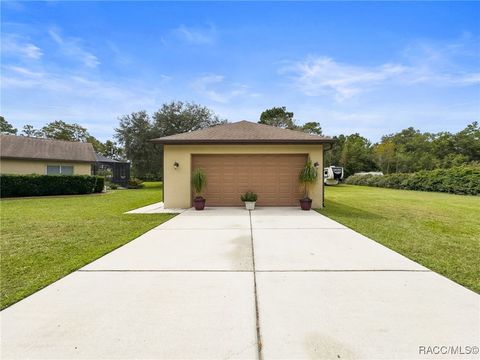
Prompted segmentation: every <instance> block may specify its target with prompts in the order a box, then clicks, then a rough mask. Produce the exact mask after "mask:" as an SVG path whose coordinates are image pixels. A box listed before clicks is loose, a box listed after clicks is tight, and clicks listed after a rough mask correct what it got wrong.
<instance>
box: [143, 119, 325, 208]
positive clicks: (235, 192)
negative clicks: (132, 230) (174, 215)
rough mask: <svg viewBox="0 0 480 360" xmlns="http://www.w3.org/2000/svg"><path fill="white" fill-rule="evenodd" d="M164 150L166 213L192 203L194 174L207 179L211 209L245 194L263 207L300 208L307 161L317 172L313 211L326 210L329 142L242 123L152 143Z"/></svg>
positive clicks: (235, 203)
mask: <svg viewBox="0 0 480 360" xmlns="http://www.w3.org/2000/svg"><path fill="white" fill-rule="evenodd" d="M152 142H154V143H157V144H163V148H164V174H163V178H164V203H165V207H167V208H186V207H190V206H191V204H192V199H193V194H192V189H191V174H192V170H194V169H196V168H202V169H203V170H204V172H205V174H206V177H207V186H206V189H205V192H204V194H203V196H204V197H205V198H206V199H207V206H238V205H241V204H242V202H241V201H240V194H242V193H244V192H246V191H253V192H255V193H257V194H258V200H257V204H258V205H260V206H262V205H263V206H299V199H300V198H302V197H303V186H301V184H300V183H299V181H298V175H299V173H300V170H301V169H302V167H303V166H304V165H305V162H306V160H307V158H308V157H310V159H311V160H312V162H313V163H316V166H317V167H318V169H319V171H318V176H319V181H318V182H317V184H316V185H314V186H311V190H310V197H311V198H312V200H313V204H312V205H313V207H321V206H322V205H323V181H321V176H322V171H323V150H324V145H325V144H331V143H332V142H333V140H332V139H331V138H328V137H323V136H318V135H311V134H306V133H303V132H300V131H293V130H285V129H280V128H277V127H273V126H268V125H261V124H257V123H252V122H248V121H240V122H236V123H229V124H225V125H218V126H214V127H211V128H207V129H203V130H198V131H192V132H188V133H183V134H178V135H172V136H166V137H162V138H158V139H153V140H152Z"/></svg>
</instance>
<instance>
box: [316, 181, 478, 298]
mask: <svg viewBox="0 0 480 360" xmlns="http://www.w3.org/2000/svg"><path fill="white" fill-rule="evenodd" d="M325 205H326V207H325V209H322V210H319V212H320V213H321V214H324V215H326V216H328V217H330V218H332V219H334V220H336V221H338V222H340V223H342V224H344V225H346V226H348V227H350V228H352V229H353V230H356V231H358V232H359V233H361V234H363V235H366V236H368V237H370V238H372V239H374V240H376V241H377V242H379V243H381V244H383V245H385V246H387V247H389V248H390V249H392V250H395V251H397V252H399V253H400V254H403V255H405V256H406V257H408V258H410V259H412V260H414V261H416V262H418V263H420V264H422V265H424V266H426V267H427V268H429V269H431V270H433V271H436V272H438V273H440V274H442V275H444V276H446V277H448V278H450V279H452V280H453V281H456V282H457V283H459V284H462V285H464V286H466V287H468V288H470V289H471V290H473V291H475V292H477V293H480V265H479V264H480V262H479V257H480V197H477V196H462V195H451V194H442V193H428V192H420V191H407V190H392V189H382V188H375V187H366V186H354V185H339V186H330V187H328V186H327V187H326V189H325Z"/></svg>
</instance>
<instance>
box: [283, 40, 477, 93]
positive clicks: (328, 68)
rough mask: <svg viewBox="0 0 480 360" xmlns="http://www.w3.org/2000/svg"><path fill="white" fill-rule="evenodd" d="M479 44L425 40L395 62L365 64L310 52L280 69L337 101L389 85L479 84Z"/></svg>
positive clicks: (304, 88) (306, 90) (310, 89)
mask: <svg viewBox="0 0 480 360" xmlns="http://www.w3.org/2000/svg"><path fill="white" fill-rule="evenodd" d="M472 42H473V43H472ZM478 46H479V45H478V42H475V41H474V40H472V39H471V38H469V37H466V38H462V39H460V40H459V41H457V42H451V43H445V44H431V43H428V42H425V41H423V42H416V43H415V44H412V45H409V46H408V47H407V48H406V49H405V50H404V51H403V52H402V55H403V56H402V58H401V59H399V60H398V61H397V62H395V63H384V64H379V65H377V66H362V65H357V64H349V63H341V62H337V61H335V60H334V59H333V58H331V57H327V56H317V57H315V56H309V57H307V58H306V59H304V60H300V61H296V62H290V63H288V64H287V65H286V66H283V67H282V68H281V69H280V71H279V72H280V74H283V75H288V76H290V77H291V78H293V80H294V83H295V85H296V87H297V88H298V89H299V90H300V91H301V92H302V93H304V94H305V95H308V96H319V95H325V94H327V95H332V96H333V97H334V98H335V99H336V100H337V101H338V102H341V101H344V100H347V99H350V98H352V97H354V96H356V95H359V94H361V93H364V92H367V91H371V90H373V89H377V88H380V87H382V86H387V85H388V86H393V85H400V86H410V85H419V84H424V85H429V86H434V87H450V86H471V85H477V84H480V71H479V68H478V61H476V60H475V59H476V56H478V54H477V55H476V53H475V52H474V51H471V48H478ZM472 60H473V61H472ZM472 63H473V64H476V65H473V66H472V65H471V64H472Z"/></svg>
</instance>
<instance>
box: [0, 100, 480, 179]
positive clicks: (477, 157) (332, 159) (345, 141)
mask: <svg viewBox="0 0 480 360" xmlns="http://www.w3.org/2000/svg"><path fill="white" fill-rule="evenodd" d="M226 122H227V120H226V119H221V118H220V117H219V116H218V115H216V114H215V113H214V112H213V111H212V110H210V109H209V108H207V107H205V106H202V105H198V104H195V103H189V102H182V101H172V102H169V103H165V104H163V105H162V106H161V107H160V108H159V109H158V110H157V111H156V112H154V113H153V114H151V115H150V114H148V113H147V112H146V111H144V110H142V111H137V112H132V113H131V114H127V115H123V116H121V117H120V118H119V125H118V127H117V128H116V129H115V134H114V139H115V140H107V141H106V142H104V143H103V142H101V141H99V140H98V139H96V138H95V137H93V136H92V135H90V134H89V132H88V131H87V129H86V128H84V127H82V126H80V125H78V124H68V123H65V122H64V121H61V120H57V121H54V122H51V123H48V124H46V125H45V126H44V127H42V128H40V129H35V128H34V127H33V126H31V125H25V126H24V127H23V129H22V131H21V132H19V131H18V130H17V129H15V128H14V127H13V126H12V125H11V124H9V123H8V122H7V121H6V120H5V119H4V118H3V117H0V131H1V133H3V134H5V133H6V134H15V135H17V134H19V135H23V136H34V137H42V138H49V139H58V140H67V141H83V142H89V143H92V145H93V147H94V148H95V151H97V152H98V153H100V154H102V155H104V156H107V157H110V158H113V159H120V158H123V159H127V160H130V161H131V164H132V174H133V175H134V176H136V177H139V178H142V179H158V178H159V177H160V176H161V174H162V166H163V153H162V147H161V146H159V145H155V144H153V143H151V142H150V140H151V139H154V138H158V137H162V136H169V135H175V134H179V133H183V132H189V131H195V130H200V129H203V128H207V127H210V126H215V125H219V124H223V123H226ZM258 123H260V124H266V125H272V126H277V127H280V128H284V129H290V130H297V131H303V132H306V133H309V134H315V135H322V128H321V126H320V123H319V122H316V121H311V122H305V123H304V124H303V125H298V124H297V121H296V120H295V119H294V113H293V112H289V111H287V109H286V107H285V106H282V107H273V108H270V109H266V110H265V111H263V112H262V113H261V114H260V116H259V121H258ZM334 139H335V140H336V142H335V144H334V145H333V147H332V148H331V149H329V150H327V151H326V152H325V166H330V165H337V166H342V167H344V169H345V174H346V176H349V175H352V174H354V173H356V172H360V171H382V172H383V173H385V174H390V173H405V172H406V173H409V172H415V171H419V170H431V169H436V168H450V167H454V166H458V165H462V164H467V163H471V162H475V161H480V127H479V124H478V122H477V121H474V122H472V123H471V124H469V125H467V126H466V127H465V128H464V129H463V130H461V131H459V132H457V133H450V132H439V133H429V132H421V131H420V130H417V129H414V128H413V127H409V128H407V129H404V130H402V131H399V132H397V133H393V134H388V135H384V136H383V137H382V138H381V140H380V141H379V142H377V143H372V142H371V141H370V140H368V139H367V138H365V137H363V136H361V135H360V134H359V133H355V134H351V135H339V136H335V137H334Z"/></svg>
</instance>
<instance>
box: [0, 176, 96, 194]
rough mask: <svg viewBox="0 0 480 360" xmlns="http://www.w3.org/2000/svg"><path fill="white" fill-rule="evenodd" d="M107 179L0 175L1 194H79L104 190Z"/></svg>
mask: <svg viewBox="0 0 480 360" xmlns="http://www.w3.org/2000/svg"><path fill="white" fill-rule="evenodd" d="M104 185H105V179H104V178H103V177H101V176H89V175H3V174H2V175H0V196H1V197H19V196H44V195H78V194H91V193H94V192H95V193H99V192H102V191H103V187H104Z"/></svg>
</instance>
